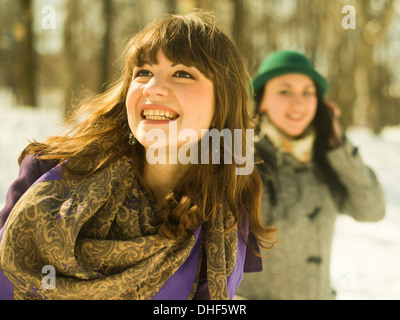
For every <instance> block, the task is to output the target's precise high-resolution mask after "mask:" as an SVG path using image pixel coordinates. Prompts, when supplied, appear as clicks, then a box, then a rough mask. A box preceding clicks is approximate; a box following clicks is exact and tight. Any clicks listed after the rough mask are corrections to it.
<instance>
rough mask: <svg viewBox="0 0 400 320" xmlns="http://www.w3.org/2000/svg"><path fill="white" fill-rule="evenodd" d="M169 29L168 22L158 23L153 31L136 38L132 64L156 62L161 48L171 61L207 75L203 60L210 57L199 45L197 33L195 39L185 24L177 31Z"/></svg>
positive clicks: (208, 68) (208, 72) (208, 69)
mask: <svg viewBox="0 0 400 320" xmlns="http://www.w3.org/2000/svg"><path fill="white" fill-rule="evenodd" d="M169 29H172V30H173V29H174V27H173V26H169V25H168V24H167V25H160V26H159V27H158V28H155V29H154V30H153V32H151V33H147V34H146V36H144V37H142V38H139V39H137V41H136V43H135V47H136V50H135V58H134V61H133V63H134V65H136V66H139V67H141V66H143V64H144V63H150V64H157V63H158V61H157V53H158V51H159V50H162V52H163V53H164V54H165V56H166V57H167V59H168V60H170V61H171V62H172V63H174V64H183V65H185V66H188V67H195V68H197V69H199V71H200V72H201V73H203V74H204V75H205V76H206V77H209V75H210V73H211V70H210V69H211V68H210V67H207V66H206V65H205V61H209V60H210V58H209V56H208V55H207V54H206V52H205V50H204V49H205V48H204V47H203V46H202V45H201V43H203V41H201V40H200V39H199V38H198V34H197V37H196V39H192V38H193V37H192V33H193V30H192V32H191V31H190V30H191V29H190V28H189V27H188V26H185V25H183V26H181V28H179V32H177V31H176V29H175V30H174V32H171V31H170V30H169ZM199 40H200V41H199ZM204 40H206V39H204Z"/></svg>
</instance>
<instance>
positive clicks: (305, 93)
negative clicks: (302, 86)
mask: <svg viewBox="0 0 400 320" xmlns="http://www.w3.org/2000/svg"><path fill="white" fill-rule="evenodd" d="M313 95H315V92H313V91H305V92H304V96H306V97H310V96H313Z"/></svg>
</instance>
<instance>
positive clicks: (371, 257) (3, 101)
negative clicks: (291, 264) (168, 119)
mask: <svg viewBox="0 0 400 320" xmlns="http://www.w3.org/2000/svg"><path fill="white" fill-rule="evenodd" d="M54 102H55V101H54ZM12 104H13V100H12V97H11V96H10V95H9V94H8V93H7V92H5V91H2V90H1V89H0V115H1V117H0V155H1V157H0V207H1V208H2V207H3V206H4V202H5V196H6V193H7V190H8V187H9V185H10V184H11V183H12V181H13V180H14V179H15V178H16V177H17V175H18V165H17V158H18V156H19V154H20V152H21V151H22V149H23V148H24V147H25V146H26V145H27V143H28V139H36V140H38V141H41V140H43V139H44V138H45V137H47V136H49V135H52V134H57V133H59V132H60V131H61V129H62V122H61V120H60V118H61V113H60V112H59V111H58V110H57V109H54V108H53V109H52V108H51V105H52V101H51V99H50V101H49V99H47V101H46V104H45V105H47V106H48V107H47V108H40V109H37V110H32V109H31V108H23V107H19V108H15V107H14V108H11V105H12ZM54 104H55V103H54ZM43 105H44V104H43ZM348 136H349V137H350V139H351V140H352V142H353V143H354V144H355V145H357V146H359V148H360V152H361V154H362V155H363V158H364V161H365V162H366V163H367V164H368V165H369V166H370V167H372V168H373V169H374V170H375V172H376V173H377V175H378V177H379V179H380V181H381V183H382V184H383V187H384V190H385V194H386V202H387V215H386V218H385V219H384V220H383V221H381V222H378V223H358V222H355V221H354V220H352V219H351V218H348V217H346V216H340V217H339V218H338V220H337V225H336V235H335V239H334V247H333V256H332V282H333V286H334V287H335V288H336V290H337V292H338V299H396V300H397V299H400V168H399V165H400V128H397V129H396V128H388V129H385V130H384V132H383V133H382V134H381V135H380V136H374V135H372V134H371V133H370V131H369V130H367V129H360V128H353V129H351V130H349V132H348Z"/></svg>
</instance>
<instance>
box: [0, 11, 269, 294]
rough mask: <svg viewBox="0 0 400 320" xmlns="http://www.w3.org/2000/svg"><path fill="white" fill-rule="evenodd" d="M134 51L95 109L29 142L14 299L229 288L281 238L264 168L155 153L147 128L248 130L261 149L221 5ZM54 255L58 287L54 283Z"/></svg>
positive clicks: (12, 267)
mask: <svg viewBox="0 0 400 320" xmlns="http://www.w3.org/2000/svg"><path fill="white" fill-rule="evenodd" d="M124 56H125V66H124V70H123V72H122V76H121V78H120V80H118V81H117V83H116V84H115V85H114V87H112V88H111V89H110V90H108V91H107V92H106V93H104V94H102V95H100V96H99V97H97V98H95V99H93V100H90V101H89V102H87V103H85V104H83V105H82V108H81V109H80V110H79V111H78V112H77V113H76V117H75V118H74V119H82V118H81V117H82V116H86V117H85V118H84V119H85V120H83V121H82V122H80V123H79V124H78V125H77V126H76V127H74V129H73V130H71V132H69V134H66V135H64V136H59V137H51V138H49V139H48V140H47V141H45V142H44V143H37V142H34V143H32V144H30V145H29V146H28V147H27V148H26V149H25V150H24V151H23V153H22V154H21V157H20V160H22V163H21V171H20V177H19V178H18V179H17V181H16V182H15V183H14V184H13V185H12V186H11V188H10V192H9V195H10V196H9V197H8V199H9V200H8V202H7V204H6V207H5V209H3V210H2V211H1V217H2V220H5V219H6V218H7V217H8V218H7V221H6V224H5V226H4V227H3V229H2V240H1V244H0V267H1V270H2V271H3V272H4V274H3V273H2V272H0V284H2V285H3V284H5V286H7V290H4V291H3V292H2V294H4V295H8V296H7V297H8V298H15V299H41V298H43V299H188V298H189V299H192V298H199V299H208V298H212V299H229V298H233V296H234V294H235V292H236V289H237V287H238V285H239V283H240V281H241V278H242V274H243V272H254V271H259V270H260V269H261V260H260V259H259V258H258V257H257V256H256V255H253V253H254V252H256V251H258V249H259V246H258V245H261V246H264V247H270V246H271V245H272V244H273V233H274V229H273V228H272V227H265V226H264V225H263V224H262V223H261V221H260V200H261V179H260V176H259V174H258V172H257V170H254V171H252V172H251V173H250V174H248V175H237V174H236V169H237V167H238V166H239V165H238V164H236V163H235V162H233V163H218V164H214V163H207V164H186V165H184V164H181V163H175V164H151V163H149V162H148V161H146V150H147V148H149V144H148V141H147V139H146V135H147V133H148V132H149V131H151V130H153V129H156V130H161V131H162V132H164V133H165V134H167V135H168V134H170V132H169V126H168V125H169V124H170V123H174V124H175V125H176V127H177V129H178V130H180V131H181V130H185V129H189V128H190V129H191V130H193V131H195V132H196V133H197V136H196V139H197V140H201V139H202V135H201V132H202V131H201V130H202V129H217V130H218V131H219V132H220V131H222V130H223V129H227V130H231V132H233V131H234V130H235V129H237V130H241V132H242V140H241V141H242V146H243V148H242V150H247V148H246V143H247V140H246V137H245V135H246V129H252V122H251V119H250V116H249V109H250V108H249V105H250V101H249V96H248V92H247V76H246V71H245V68H244V66H243V62H242V60H241V58H240V56H239V54H238V51H237V49H236V47H235V45H234V44H233V42H232V41H231V40H230V39H229V38H228V37H227V36H226V35H225V34H224V33H223V32H221V31H220V29H219V28H218V27H217V26H216V23H215V19H214V17H212V16H211V15H210V14H207V13H201V12H198V13H193V14H187V15H168V16H166V17H164V18H162V19H159V20H157V21H156V22H154V23H153V24H151V25H149V26H148V27H147V28H145V29H144V30H143V31H141V32H140V33H139V34H137V35H136V36H134V37H133V38H132V39H131V41H130V42H129V43H128V45H127V49H126V50H125V53H124ZM166 141H169V139H168V140H166ZM198 145H199V146H200V145H201V144H198ZM211 147H212V146H211V145H210V147H209V148H211ZM223 147H224V146H223V145H221V146H220V148H221V150H220V152H221V153H223V152H224V151H223ZM210 154H211V152H210ZM10 212H11V213H10ZM44 265H51V266H53V267H54V268H55V270H56V275H57V278H56V288H55V289H45V288H43V286H42V284H41V283H42V278H43V275H42V273H41V270H42V268H43V266H44ZM1 270H0V271H1Z"/></svg>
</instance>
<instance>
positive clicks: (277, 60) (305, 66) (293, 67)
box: [253, 51, 328, 94]
mask: <svg viewBox="0 0 400 320" xmlns="http://www.w3.org/2000/svg"><path fill="white" fill-rule="evenodd" d="M286 73H302V74H305V75H307V76H309V77H310V78H311V79H313V80H314V81H315V83H316V85H317V86H318V87H319V89H320V90H321V92H322V94H325V93H326V91H327V89H328V84H327V82H326V80H325V79H324V78H323V77H322V76H321V75H320V74H319V73H318V72H317V71H315V70H314V68H313V66H312V64H311V62H310V61H309V60H308V59H307V58H306V57H305V56H303V55H302V54H300V53H298V52H296V51H276V52H274V53H272V54H271V55H269V56H268V57H267V58H265V59H264V61H263V62H262V63H261V65H260V68H259V69H258V72H257V74H256V75H255V77H254V78H253V88H254V92H255V93H258V92H259V91H260V90H261V89H262V88H263V87H264V86H265V84H266V83H267V82H268V81H269V80H271V79H272V78H274V77H276V76H280V75H282V74H286Z"/></svg>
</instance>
